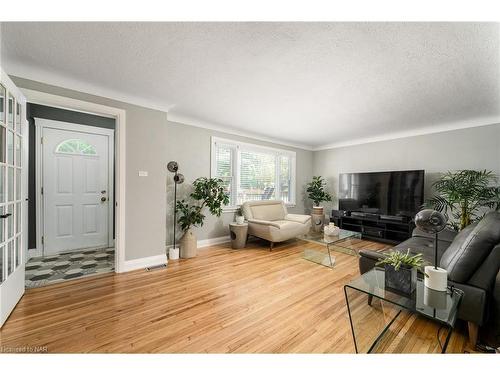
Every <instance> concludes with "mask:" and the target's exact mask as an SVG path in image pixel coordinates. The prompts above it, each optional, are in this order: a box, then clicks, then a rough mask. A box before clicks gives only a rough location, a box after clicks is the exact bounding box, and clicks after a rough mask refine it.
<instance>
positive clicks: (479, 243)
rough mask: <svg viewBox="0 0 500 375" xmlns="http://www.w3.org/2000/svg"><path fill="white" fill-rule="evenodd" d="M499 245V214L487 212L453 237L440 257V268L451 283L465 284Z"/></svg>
mask: <svg viewBox="0 0 500 375" xmlns="http://www.w3.org/2000/svg"><path fill="white" fill-rule="evenodd" d="M498 243H500V212H489V213H488V214H486V216H485V217H484V218H483V219H482V220H481V221H480V222H479V223H477V224H472V225H469V226H468V227H467V228H465V229H463V230H462V231H461V232H460V233H458V235H457V236H456V237H455V239H454V240H453V242H452V243H451V245H450V246H449V247H448V249H447V250H446V251H445V252H444V254H443V256H442V257H441V261H440V266H441V267H442V268H444V269H446V270H447V271H448V278H449V279H450V280H452V281H455V282H459V283H465V282H467V281H468V280H469V279H470V277H471V276H472V275H473V274H474V272H475V271H476V269H477V268H478V267H479V266H480V265H481V263H482V262H483V261H484V259H485V258H486V257H487V256H488V254H489V253H490V252H491V249H493V247H494V246H496V245H497V244H498Z"/></svg>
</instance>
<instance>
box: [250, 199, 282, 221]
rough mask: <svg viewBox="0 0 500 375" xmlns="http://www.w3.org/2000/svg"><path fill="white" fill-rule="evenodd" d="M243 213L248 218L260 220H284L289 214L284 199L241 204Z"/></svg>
mask: <svg viewBox="0 0 500 375" xmlns="http://www.w3.org/2000/svg"><path fill="white" fill-rule="evenodd" d="M241 207H242V210H243V215H244V216H245V218H246V219H247V220H248V219H258V220H269V221H274V220H283V219H284V218H285V216H286V214H287V212H286V207H285V205H284V204H283V202H282V201H275V200H267V201H251V202H245V203H243V204H242V205H241Z"/></svg>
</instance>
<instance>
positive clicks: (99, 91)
mask: <svg viewBox="0 0 500 375" xmlns="http://www.w3.org/2000/svg"><path fill="white" fill-rule="evenodd" d="M3 64H4V65H5V68H4V69H5V70H6V71H7V73H8V74H9V75H10V76H14V77H18V78H22V79H28V80H31V81H35V82H38V83H43V84H46V85H49V86H56V87H59V88H62V89H67V90H72V91H77V92H80V93H84V94H89V95H93V96H99V97H102V98H105V99H111V100H115V101H119V102H122V103H126V104H132V105H136V106H139V107H144V108H149V109H153V110H157V111H162V112H168V111H169V110H170V108H172V105H170V104H166V103H163V102H162V103H160V102H155V101H153V100H150V99H147V98H144V97H142V96H139V95H129V94H124V93H123V92H120V91H117V90H112V89H108V88H105V87H102V86H98V85H93V84H89V83H87V82H84V81H81V80H78V79H74V78H69V77H66V76H63V75H60V74H57V73H54V72H49V71H47V70H44V69H40V68H37V67H33V66H30V65H27V64H24V63H22V62H10V61H8V60H7V61H4V62H3Z"/></svg>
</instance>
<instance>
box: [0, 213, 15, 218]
mask: <svg viewBox="0 0 500 375" xmlns="http://www.w3.org/2000/svg"><path fill="white" fill-rule="evenodd" d="M9 216H12V214H4V215H0V219H7V218H8V217H9Z"/></svg>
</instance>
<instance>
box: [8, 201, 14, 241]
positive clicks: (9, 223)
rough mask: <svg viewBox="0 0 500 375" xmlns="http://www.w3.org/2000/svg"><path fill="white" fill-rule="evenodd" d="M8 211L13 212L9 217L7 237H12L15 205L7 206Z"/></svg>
mask: <svg viewBox="0 0 500 375" xmlns="http://www.w3.org/2000/svg"><path fill="white" fill-rule="evenodd" d="M7 213H9V214H11V215H10V216H9V217H8V218H7V238H12V237H13V236H14V205H13V204H9V205H8V206H7Z"/></svg>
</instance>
